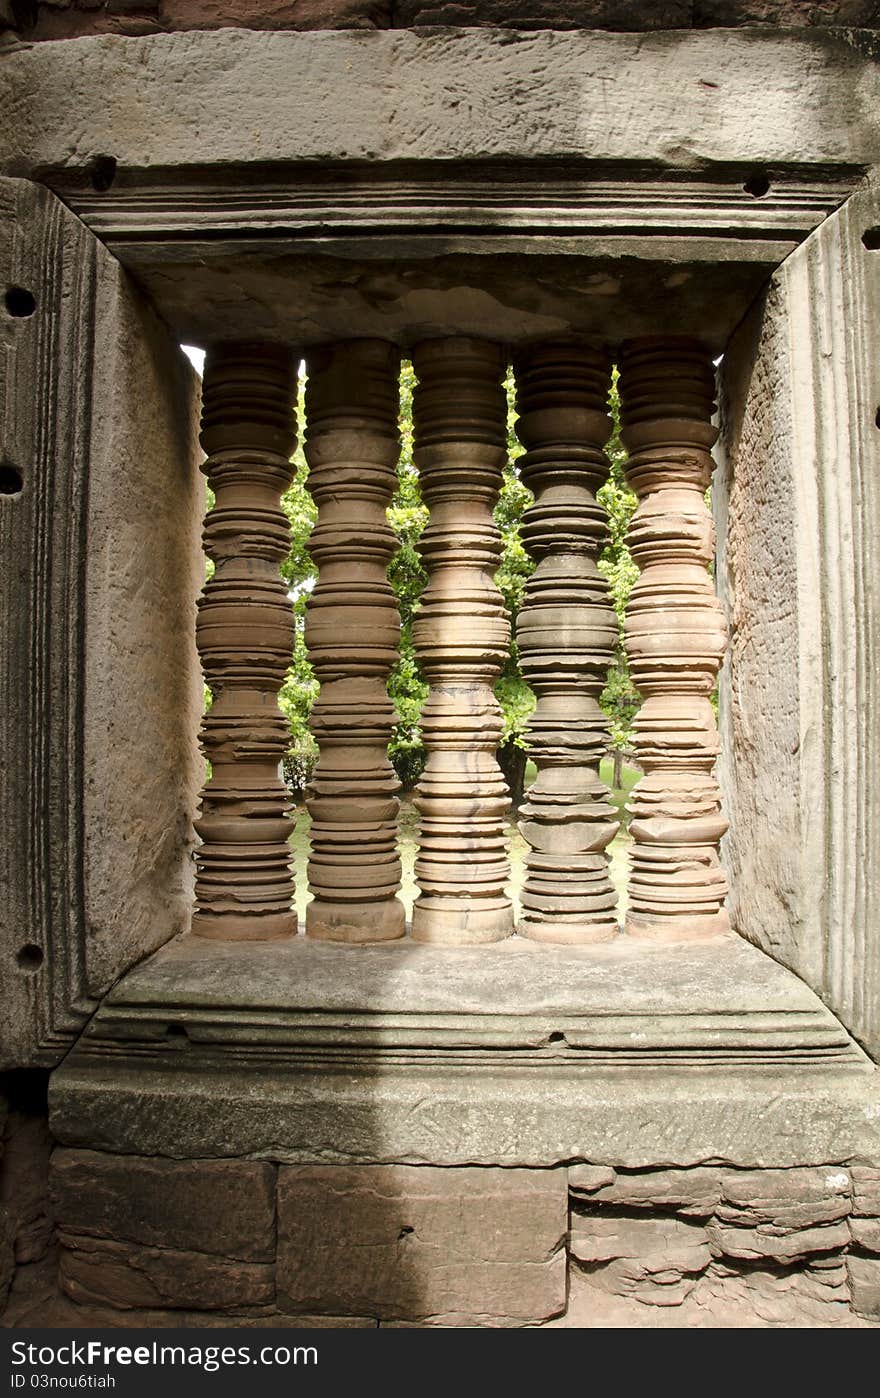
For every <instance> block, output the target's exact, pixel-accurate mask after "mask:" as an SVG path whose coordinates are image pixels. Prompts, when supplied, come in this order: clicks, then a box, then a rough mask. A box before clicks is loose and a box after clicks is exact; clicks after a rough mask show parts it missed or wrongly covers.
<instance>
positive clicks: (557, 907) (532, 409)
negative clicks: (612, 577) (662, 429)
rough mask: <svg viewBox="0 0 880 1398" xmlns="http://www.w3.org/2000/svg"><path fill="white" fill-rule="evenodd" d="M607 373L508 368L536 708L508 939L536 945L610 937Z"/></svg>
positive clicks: (544, 357) (552, 352)
mask: <svg viewBox="0 0 880 1398" xmlns="http://www.w3.org/2000/svg"><path fill="white" fill-rule="evenodd" d="M610 367H611V366H610V362H609V360H608V359H607V358H606V356H605V355H603V354H602V353H600V352H598V351H597V350H593V349H591V348H589V347H587V346H585V345H578V344H563V343H560V344H545V345H540V346H537V347H536V348H535V349H533V350H530V351H528V352H526V353H525V354H524V355H522V356H521V357H519V358H518V359H517V360H516V361H515V369H516V381H517V407H518V410H519V420H518V422H517V433H518V435H519V438H520V441H521V442H522V443H523V445H524V446H525V447H526V448H527V451H526V455H525V456H524V457H523V458H522V461H521V463H520V469H521V474H522V480H523V482H524V483H525V484H526V485H527V486H528V487H529V489H530V490H531V491H532V492H533V494H534V496H535V503H534V504H533V505H532V506H531V507H530V508H529V509H528V510H527V511H526V514H525V516H524V519H523V527H522V538H523V543H524V544H525V546H526V548H527V549H528V551H529V553H530V554H531V556H532V557H533V558H534V559H536V560H537V567H536V569H535V572H534V573H533V574H532V576H531V577H530V578H529V581H528V583H527V585H526V594H525V603H524V605H523V608H522V611H521V612H520V614H519V617H518V619H517V643H518V646H519V654H520V665H521V668H522V673H523V676H524V678H525V679H526V680H527V681H528V683H529V684H530V685H531V687H532V689H533V690H534V693H535V695H536V698H537V701H538V702H537V707H536V709H535V712H534V714H533V716H532V719H531V722H530V724H529V744H530V749H531V755H532V757H533V758H534V760H535V762H536V764H537V767H538V776H537V779H536V781H535V782H534V784H533V785H532V786H531V787H530V789H529V791H528V792H527V793H526V801H525V804H524V805H523V807H522V808H521V812H520V816H521V819H520V823H519V828H520V830H521V832H522V834H523V835H524V837H525V839H526V840H527V841H528V843H529V845H530V846H531V851H530V853H529V855H528V857H527V860H526V877H525V886H524V888H523V892H522V907H523V913H522V917H521V920H520V924H519V931H520V933H521V934H523V935H524V936H527V937H531V938H533V939H535V940H538V941H544V942H597V941H606V940H607V939H609V938H610V937H613V936H615V935H616V933H617V931H618V922H617V914H616V911H615V908H616V903H617V894H616V892H615V890H614V887H613V884H612V882H611V879H610V877H609V870H608V857H607V855H606V852H605V851H606V849H607V846H608V845H609V844H610V842H611V840H613V838H614V836H615V835H616V833H617V830H618V828H619V822H618V820H617V818H616V813H615V809H614V807H613V805H612V804H611V803H610V798H609V792H608V788H607V787H606V786H605V785H604V784H603V783H602V781H601V780H600V777H599V762H600V759H601V757H602V754H603V752H604V751H605V749H606V747H607V745H608V739H607V733H606V728H605V719H604V716H603V714H602V710H601V709H600V707H599V702H598V701H599V696H600V695H601V693H602V689H603V687H604V685H605V681H606V676H607V672H608V667H609V665H610V663H611V660H612V658H613V654H614V644H615V640H616V637H617V624H616V620H615V616H614V610H613V608H612V606H611V604H610V602H609V600H608V591H607V587H606V583H605V579H604V578H603V577H602V575H601V573H600V572H599V569H598V568H597V566H596V562H597V558H598V555H599V552H600V550H601V548H602V544H603V541H604V537H605V533H606V527H607V526H606V517H605V511H604V510H603V509H602V507H601V506H600V505H599V504H598V503H597V500H596V491H597V490H598V489H599V487H600V486H601V485H602V484H603V483H604V481H605V479H606V477H607V474H608V467H607V463H606V461H605V456H604V453H603V450H602V448H603V446H604V444H605V442H606V441H607V440H608V437H609V435H610V432H611V422H610V419H609V418H608V416H607V414H606V401H607V396H608V382H609V375H610Z"/></svg>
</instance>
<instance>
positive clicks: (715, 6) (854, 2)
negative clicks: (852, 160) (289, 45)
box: [0, 0, 880, 39]
mask: <svg viewBox="0 0 880 1398" xmlns="http://www.w3.org/2000/svg"><path fill="white" fill-rule="evenodd" d="M441 24H442V25H451V26H492V27H497V28H506V29H612V30H635V31H638V30H657V29H692V28H693V29H709V28H713V27H724V28H728V27H733V26H736V25H779V26H792V27H809V26H828V25H844V26H860V27H867V26H871V27H873V26H875V25H877V24H880V5H878V3H877V0H819V3H813V0H648V3H637V0H476V3H469V0H434V3H431V0H428V3H425V2H424V0H0V27H2V26H3V25H7V26H9V27H10V28H18V29H19V30H20V31H21V32H22V34H23V35H24V36H25V37H27V38H28V39H68V38H73V37H75V36H77V35H80V34H155V33H159V32H162V31H170V30H183V29H220V28H225V27H227V26H229V27H238V28H244V29H300V30H303V29H407V28H410V27H416V26H421V25H441Z"/></svg>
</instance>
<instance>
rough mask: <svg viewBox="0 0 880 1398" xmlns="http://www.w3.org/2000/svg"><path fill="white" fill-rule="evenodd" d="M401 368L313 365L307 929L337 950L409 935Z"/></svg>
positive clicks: (342, 357) (348, 359)
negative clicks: (404, 882)
mask: <svg viewBox="0 0 880 1398" xmlns="http://www.w3.org/2000/svg"><path fill="white" fill-rule="evenodd" d="M398 363H399V361H398V355H397V351H396V350H395V349H394V347H393V346H392V345H389V344H386V343H385V342H384V341H382V340H354V341H351V342H349V343H347V344H339V345H334V346H333V347H332V348H328V349H319V350H315V351H314V352H313V353H312V354H310V355H309V361H308V368H309V377H308V383H307V385H306V420H307V422H308V442H307V446H306V457H307V459H308V463H309V488H310V490H311V493H312V496H313V498H314V500H315V503H316V505H317V506H318V523H317V525H316V527H315V529H314V531H313V533H312V537H311V539H310V541H309V551H310V553H311V555H312V557H313V558H314V560H315V563H316V564H317V566H318V569H319V576H318V585H317V587H316V588H315V590H314V592H313V593H312V596H311V598H310V600H309V606H308V612H307V616H306V644H307V645H308V648H309V656H310V658H311V661H312V664H313V666H314V669H315V674H316V676H317V677H318V679H319V680H320V682H321V693H320V695H319V697H318V700H317V702H316V704H315V706H314V708H313V710H312V716H311V726H312V732H313V733H314V735H315V738H316V739H317V741H318V745H319V747H320V750H321V756H320V761H319V762H318V766H317V769H316V771H315V774H314V777H313V779H312V781H311V783H310V785H309V788H308V791H307V802H306V804H307V805H308V809H309V813H310V815H311V817H312V830H311V839H312V851H311V857H310V859H309V888H310V889H311V891H312V893H313V894H314V899H313V901H312V902H311V903H310V904H309V905H308V909H307V912H306V931H307V933H308V935H309V936H310V937H318V938H323V939H325V940H328V941H339V942H379V941H386V940H388V939H390V938H394V937H402V936H403V932H404V922H405V913H404V907H403V904H402V903H401V902H400V900H399V899H398V898H396V897H395V894H396V892H397V890H398V889H399V887H400V857H399V855H398V852H397V810H398V802H397V797H396V792H397V791H398V789H399V783H398V781H397V778H396V777H395V774H394V768H393V767H392V765H391V763H390V761H389V759H388V743H389V741H390V738H391V730H392V725H393V722H394V709H393V706H392V704H391V701H390V699H389V698H388V693H387V689H386V686H387V683H388V675H389V673H390V671H391V667H392V665H393V664H394V661H395V659H396V657H397V643H398V638H399V635H400V619H399V617H398V613H397V606H396V603H395V600H394V593H393V591H392V589H391V585H390V584H389V582H388V578H387V570H388V564H389V562H390V559H391V556H392V554H393V553H394V550H395V548H396V546H397V541H396V539H395V537H394V534H393V532H392V530H391V528H390V526H389V524H388V522H387V519H386V516H385V511H386V510H387V508H388V505H389V503H390V501H391V496H392V494H393V493H394V488H395V484H396V477H395V470H394V468H395V463H396V461H397V455H398V435H397V403H398V387H397V371H398Z"/></svg>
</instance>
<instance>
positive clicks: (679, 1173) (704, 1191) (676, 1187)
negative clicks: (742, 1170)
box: [569, 1166, 721, 1218]
mask: <svg viewBox="0 0 880 1398" xmlns="http://www.w3.org/2000/svg"><path fill="white" fill-rule="evenodd" d="M576 1168H578V1167H575V1169H572V1170H570V1171H569V1188H570V1189H571V1191H572V1193H573V1194H575V1195H577V1194H584V1195H589V1197H590V1199H591V1200H592V1201H594V1202H595V1203H598V1204H608V1205H609V1206H610V1207H612V1208H613V1207H614V1206H615V1205H621V1204H622V1205H624V1206H625V1207H627V1208H636V1209H655V1208H664V1209H675V1211H676V1212H677V1213H683V1214H693V1215H695V1216H696V1217H706V1218H707V1217H708V1216H709V1215H710V1214H711V1213H713V1212H714V1210H715V1207H716V1205H717V1204H718V1201H719V1199H720V1197H721V1171H720V1170H713V1169H710V1168H706V1169H704V1168H703V1167H701V1166H695V1167H694V1168H692V1169H669V1170H644V1171H634V1172H631V1173H627V1172H625V1171H621V1172H619V1173H618V1174H617V1175H616V1176H615V1177H614V1179H613V1180H611V1181H610V1182H608V1183H607V1184H605V1183H604V1182H603V1183H601V1184H599V1185H594V1186H592V1188H590V1187H589V1186H588V1185H586V1184H585V1183H584V1182H583V1181H584V1180H585V1179H587V1178H589V1177H586V1176H579V1175H577V1174H576ZM612 1173H613V1172H612Z"/></svg>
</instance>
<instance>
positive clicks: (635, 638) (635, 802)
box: [620, 338, 729, 941]
mask: <svg viewBox="0 0 880 1398" xmlns="http://www.w3.org/2000/svg"><path fill="white" fill-rule="evenodd" d="M620 375H621V376H620V400H621V410H622V421H623V432H622V437H623V441H624V444H625V446H626V448H627V451H628V452H629V461H628V463H627V468H626V473H627V479H628V480H629V483H630V485H631V486H632V489H633V490H634V491H635V492H636V494H637V495H638V497H639V505H638V508H637V510H636V512H635V514H634V516H633V520H632V525H631V529H630V536H629V545H630V549H631V550H632V554H633V558H634V559H635V561H636V563H637V564H638V566H639V568H640V569H641V576H640V577H639V579H638V582H637V583H636V584H635V586H634V588H633V590H632V594H631V597H630V603H629V607H628V608H627V620H626V643H627V648H628V652H629V658H630V667H631V672H632V678H633V682H634V684H635V685H636V688H637V689H638V690H639V692H640V694H641V696H642V700H643V703H642V707H641V709H640V710H639V712H638V715H637V717H636V720H635V734H636V738H635V744H636V753H637V757H638V762H639V765H640V766H641V768H642V770H643V771H644V774H645V775H644V776H643V777H642V779H641V781H640V782H639V783H638V785H637V786H636V787H635V789H634V791H633V793H632V796H631V797H630V805H629V809H630V811H631V813H632V822H631V824H630V833H631V835H632V836H633V841H634V843H633V849H632V873H631V877H630V906H629V912H628V915H627V919H626V930H627V932H630V933H632V934H633V935H635V936H640V937H650V938H654V939H658V940H670V941H674V940H677V939H696V938H701V937H708V936H712V935H713V934H715V933H718V932H724V931H726V930H727V928H728V925H729V924H728V917H727V913H726V911H725V910H724V908H723V907H722V902H723V900H724V897H725V894H726V892H727V879H726V877H725V874H724V871H723V869H722V868H721V864H720V862H719V857H718V842H719V840H720V839H721V836H722V835H723V834H724V832H725V830H726V829H727V822H726V820H725V819H724V816H723V815H722V814H721V791H720V788H719V786H718V782H717V781H716V780H715V777H714V776H713V768H714V765H715V760H716V758H717V756H718V731H717V727H716V724H715V714H714V712H713V709H712V704H711V701H710V695H711V694H712V691H713V689H714V688H715V682H716V678H717V675H718V668H719V665H720V663H721V657H722V654H723V652H724V646H725V639H726V629H725V624H724V616H723V613H722V609H721V604H720V602H719V601H718V599H717V597H716V596H715V590H714V586H713V583H712V579H711V577H710V576H709V571H708V568H709V564H710V563H711V561H712V558H713V555H714V545H715V532H714V526H713V524H712V519H711V516H710V514H709V511H708V509H707V507H706V503H705V494H706V490H707V488H708V485H709V482H710V479H711V476H712V467H713V462H712V456H711V447H712V444H713V443H714V441H715V438H716V436H717V431H716V429H715V428H714V427H713V426H712V423H711V421H710V419H711V417H712V412H713V409H714V406H715V405H714V403H713V397H714V392H715V375H714V371H713V368H712V361H711V358H710V356H709V354H708V352H707V351H706V349H705V348H704V347H703V346H702V345H701V344H699V342H697V341H694V340H689V339H676V338H670V339H659V338H658V339H652V340H643V341H635V342H633V343H631V344H629V345H627V346H625V347H624V352H623V356H622V360H621V371H620Z"/></svg>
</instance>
